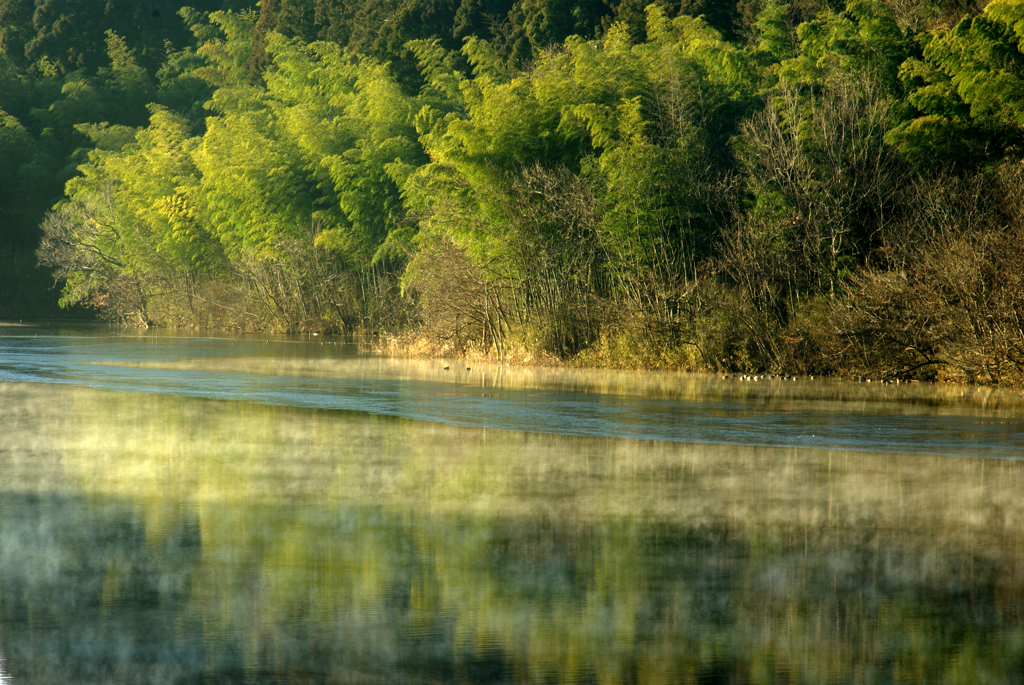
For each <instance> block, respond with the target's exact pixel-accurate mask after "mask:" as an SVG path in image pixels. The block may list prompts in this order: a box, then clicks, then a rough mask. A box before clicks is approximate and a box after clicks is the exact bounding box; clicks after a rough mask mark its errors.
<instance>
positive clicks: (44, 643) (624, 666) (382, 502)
mask: <svg viewBox="0 0 1024 685" xmlns="http://www.w3.org/2000/svg"><path fill="white" fill-rule="evenodd" d="M0 422H2V425H4V426H6V427H7V430H5V431H4V432H3V433H0V473H2V474H3V480H2V483H0V654H2V655H3V663H4V668H5V669H6V673H8V677H9V678H10V680H11V681H12V682H16V683H36V682H83V683H90V682H95V683H99V682H208V681H209V682H260V683H262V682H369V683H372V682H389V683H390V682H398V683H401V682H460V683H461V682H481V683H484V682H487V683H490V682H531V683H532V682H599V683H627V682H635V683H680V682H683V683H685V682H807V683H819V682H893V681H897V680H900V681H907V682H927V681H948V682H978V681H980V680H983V679H988V680H992V681H999V682H1011V681H1016V680H1018V679H1019V678H1020V674H1021V673H1022V666H1024V630H1022V628H1024V624H1022V618H1024V616H1022V612H1024V525H1022V524H1024V498H1022V497H1021V495H1022V493H1024V468H1022V467H1024V465H1022V464H1020V462H1016V461H1007V460H994V461H989V460H979V459H957V458H948V457H934V456H927V455H895V454H874V453H868V452H849V451H838V450H837V451H816V450H806V449H796V448H791V447H786V448H769V447H756V446H729V445H696V444H685V443H671V442H649V441H638V440H610V439H606V438H594V437H584V436H571V435H545V434H537V433H527V432H513V431H495V430H487V429H482V428H464V427H458V426H453V425H446V424H436V423H424V422H417V421H409V420H403V419H399V418H394V417H386V416H371V415H365V414H358V413H344V412H330V411H312V410H304V409H297V408H287V407H274V406H263V405H255V404H248V403H242V402H220V401H197V400H193V399H188V398H181V397H169V396H161V395H131V394H122V393H112V392H105V391H97V390H92V389H88V388H76V387H70V386H64V387H52V386H46V385H43V384H0Z"/></svg>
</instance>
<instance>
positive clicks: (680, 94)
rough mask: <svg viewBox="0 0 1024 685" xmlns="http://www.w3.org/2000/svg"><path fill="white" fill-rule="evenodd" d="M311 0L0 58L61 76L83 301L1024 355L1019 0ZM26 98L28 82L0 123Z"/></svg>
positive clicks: (287, 318) (892, 361) (533, 347)
mask: <svg viewBox="0 0 1024 685" xmlns="http://www.w3.org/2000/svg"><path fill="white" fill-rule="evenodd" d="M286 4H287V3H286ZM292 4H293V5H294V4H295V3H292ZM307 4H309V5H310V7H309V8H306V10H307V14H306V15H302V16H305V17H306V19H304V20H303V21H306V24H308V25H304V24H302V22H301V21H299V20H298V19H293V20H292V23H291V24H288V22H287V21H286V19H287V17H288V16H289V15H287V13H286V12H284V11H283V10H282V9H281V7H280V3H276V2H269V1H268V0H264V2H263V4H262V5H261V6H260V8H259V10H256V9H246V8H244V7H243V8H228V9H219V10H215V11H200V10H197V9H190V8H185V9H182V10H181V11H180V12H179V16H180V19H181V21H182V25H183V26H185V27H187V28H188V30H189V32H190V35H191V38H190V39H189V40H187V41H184V42H183V43H182V46H181V47H180V48H175V49H170V48H167V49H165V50H164V53H163V54H162V55H160V56H159V59H155V58H154V59H155V62H154V65H150V66H147V65H146V64H145V63H144V60H143V57H146V53H144V51H142V50H141V49H139V48H134V47H132V46H131V45H130V44H129V42H128V41H126V39H125V38H123V37H122V36H121V35H119V34H118V33H117V32H116V31H114V30H109V31H107V33H106V36H105V53H104V54H105V59H103V60H100V62H102V66H99V67H97V68H96V69H95V70H94V71H93V72H90V71H89V70H88V68H82V69H79V70H77V71H71V70H70V68H68V69H67V70H65V72H64V73H61V69H60V68H58V67H59V65H55V63H51V62H37V63H36V65H35V66H34V67H32V69H35V71H32V69H29V70H28V71H24V70H23V73H25V74H28V76H17V74H18V73H21V72H18V69H17V67H16V65H14V63H13V62H12V61H11V60H8V62H9V63H10V65H9V67H8V72H9V75H8V82H14V81H15V80H16V77H17V78H20V79H21V80H20V81H17V82H18V83H21V84H22V87H24V83H26V79H31V78H35V79H36V80H37V81H38V80H40V79H43V78H44V77H46V78H48V79H49V80H50V81H51V82H53V83H54V84H57V83H59V84H60V90H59V94H58V93H57V91H53V92H54V95H53V96H52V97H51V102H50V104H49V106H48V107H47V108H45V109H43V108H38V109H36V110H34V112H35V113H34V114H33V115H31V116H32V117H35V119H34V120H35V121H39V120H44V121H45V120H46V117H50V119H56V118H59V119H60V121H62V122H64V123H63V126H64V128H61V127H60V126H58V125H51V126H50V129H49V130H51V135H58V134H62V132H63V134H66V135H69V136H76V137H75V138H74V139H73V140H74V141H76V142H75V143H74V146H73V147H74V152H73V153H71V154H69V155H68V157H67V160H68V161H67V162H66V163H65V164H66V166H67V167H68V171H67V173H66V177H67V181H66V185H65V186H64V196H63V198H62V199H60V200H59V201H58V202H57V203H56V205H54V206H53V207H52V209H51V210H50V211H48V212H47V213H46V214H45V216H44V217H43V218H42V220H41V224H40V225H41V232H42V238H41V243H39V247H38V251H37V255H38V259H39V261H40V262H41V263H42V264H43V265H44V266H46V267H47V268H49V269H50V270H51V271H52V273H53V275H54V277H55V278H56V279H57V281H58V282H59V284H60V287H61V288H62V290H61V304H62V305H65V306H72V305H86V306H88V307H91V308H94V309H96V310H98V311H99V312H101V313H102V314H103V315H105V316H107V317H109V318H112V319H115V320H121V321H124V322H126V323H131V324H143V325H160V326H189V327H213V328H230V329H239V330H287V331H324V332H340V333H345V334H353V333H361V334H364V335H372V336H375V337H376V339H378V340H379V341H381V343H380V344H381V345H383V346H385V347H386V348H387V349H391V350H394V351H419V352H427V353H432V354H445V355H466V354H485V355H491V356H493V357H495V358H498V359H504V360H512V361H516V360H518V361H530V360H545V359H548V360H562V361H568V362H571V363H581V364H595V365H607V366H621V367H649V368H650V367H654V368H687V369H714V370H750V371H758V370H763V371H768V372H773V371H774V372H780V373H815V374H829V373H831V374H844V375H868V376H870V377H876V378H881V377H884V378H910V377H927V378H934V377H941V378H948V379H959V380H968V381H975V382H985V383H1008V384H1012V383H1020V382H1021V380H1022V378H1024V321H1022V318H1024V167H1022V161H1021V160H1022V155H1024V139H1022V133H1024V52H1022V51H1024V45H1022V44H1021V38H1022V37H1024V1H1022V0H994V1H993V2H991V3H990V4H988V5H987V6H986V7H984V8H983V9H977V8H973V9H970V8H968V9H964V10H958V9H957V8H955V7H946V6H938V5H931V4H927V3H920V4H918V5H914V6H913V7H910V6H906V5H903V4H895V3H890V4H884V3H880V2H869V1H865V0H854V1H853V2H850V3H849V4H847V5H845V6H833V7H830V6H828V5H825V4H822V5H809V4H804V5H797V4H794V5H785V4H780V3H777V2H775V1H774V0H767V1H766V2H761V3H759V4H749V5H746V4H741V5H737V6H736V7H733V8H731V9H730V12H729V13H726V15H725V18H724V19H723V18H722V16H719V15H720V13H719V14H716V13H715V11H716V10H715V7H713V6H711V5H710V4H709V5H708V6H706V7H705V6H700V7H697V8H696V9H694V8H687V7H676V6H669V5H664V4H661V5H659V4H654V5H650V6H648V7H647V8H646V9H641V8H638V7H632V6H631V5H628V6H627V5H626V4H625V3H623V4H622V5H619V6H617V7H614V8H612V9H609V8H608V7H607V6H602V7H604V10H603V11H604V14H603V15H601V16H597V15H595V16H592V17H591V16H590V15H588V14H587V12H591V11H593V12H597V11H598V10H596V9H594V8H590V7H589V6H585V5H583V4H576V5H572V7H573V8H574V9H573V10H572V12H570V13H569V14H567V15H566V16H570V17H576V18H577V21H576V22H575V23H573V22H571V21H563V22H562V24H558V23H557V22H555V21H554V18H557V16H561V15H557V13H554V11H553V10H551V8H552V7H556V5H557V6H559V7H560V5H558V3H547V4H544V3H533V4H530V3H516V4H515V5H514V6H513V7H512V8H511V9H510V10H508V13H507V14H506V15H501V14H499V15H497V18H495V15H493V14H492V15H486V16H487V17H488V18H489V19H488V21H486V22H484V21H482V20H479V16H478V17H477V19H478V21H477V22H476V24H473V23H472V22H469V23H468V24H467V22H468V21H469V20H468V19H466V17H467V16H469V15H467V14H466V12H463V11H462V10H463V9H464V7H463V6H461V5H460V6H459V8H458V12H455V14H458V13H459V12H462V15H461V16H462V17H463V19H464V20H465V21H463V24H462V25H463V30H462V33H461V34H460V33H459V31H458V30H456V31H454V33H453V29H452V26H451V25H450V24H444V21H445V20H443V17H442V19H437V20H436V22H437V23H438V26H441V27H442V28H441V29H439V28H438V27H437V26H432V25H430V24H429V23H426V24H422V23H421V24H417V23H416V22H411V21H408V17H406V19H407V21H406V24H404V25H403V26H406V29H404V33H403V31H401V30H398V29H396V28H394V26H395V24H394V22H395V21H397V19H395V18H394V17H398V18H399V19H400V18H401V17H402V16H405V15H403V14H402V11H401V9H402V8H401V7H398V8H397V9H395V10H394V13H393V14H392V15H389V17H390V18H385V19H384V20H383V23H381V26H383V27H385V28H387V27H391V28H390V29H388V30H389V31H390V33H388V32H387V31H385V30H384V29H383V28H382V29H380V31H379V32H378V39H377V40H376V42H373V41H370V40H369V39H365V40H363V41H362V42H361V43H360V42H358V41H356V40H355V39H354V38H353V37H352V36H353V35H354V34H353V32H354V31H355V32H358V31H357V30H362V29H365V25H364V23H360V22H365V21H368V20H366V19H365V17H363V15H361V14H359V13H358V12H349V13H348V15H346V14H345V13H344V12H342V10H343V9H345V7H348V5H345V6H341V5H338V6H337V7H335V6H334V5H331V7H334V9H335V10H337V11H336V12H335V13H334V14H331V13H329V12H327V11H326V9H324V7H323V6H322V5H323V3H321V4H317V3H307ZM314 4H317V8H316V9H318V10H320V11H319V12H317V13H315V14H313V13H312V12H313V8H312V6H313V5H314ZM328 4H330V3H328ZM469 4H472V3H469ZM563 4H564V3H563ZM463 5H467V3H463ZM534 5H537V7H540V9H539V10H538V9H537V7H534ZM402 7H404V5H403V6H402ZM339 8H340V9H339ZM531 8H533V9H532V10H531ZM588 8H589V9H588ZM275 9H276V10H277V11H278V14H277V15H276V17H275V16H274V15H273V14H272V10H275ZM328 9H329V8H328ZM349 9H351V8H349ZM364 9H365V8H364ZM451 9H452V8H449V10H451ZM541 10H544V11H541ZM548 10H551V11H548ZM613 10H614V11H613ZM697 10H700V11H699V12H698V11H697ZM531 11H532V12H533V14H532V15H531V14H530V12H531ZM516 12H519V14H518V15H517V14H516ZM449 14H451V12H449ZM563 14H564V12H563ZM598 14H600V13H598ZM478 15H479V13H478ZM556 15H557V16H556ZM296 16H298V15H296ZM480 16H482V15H480ZM531 16H532V17H533V20H531V19H530V17H531ZM310 17H312V18H310ZM361 17H362V19H361ZM502 17H505V18H504V19H502ZM517 17H518V18H517ZM524 17H525V18H524ZM581 17H582V18H581ZM588 17H589V18H588ZM275 19H276V23H275V21H272V20H275ZM300 19H301V17H300ZM329 19H330V21H328V20H329ZM541 19H543V20H544V21H546V22H547V23H546V24H545V23H544V22H543V21H540V20H541ZM563 19H564V17H563ZM584 19H585V21H584ZM499 20H500V21H499ZM389 21H390V22H391V23H390V24H389V23H388V22H389ZM531 21H533V23H530V22H531ZM517 22H518V23H517ZM465 25H470V28H469V29H466V28H465ZM296 26H298V27H299V28H296ZM302 26H305V28H302ZM409 26H414V27H418V29H417V30H416V31H413V30H411V29H408V27H409ZM473 26H476V28H473ZM559 26H560V27H561V28H558V27H559ZM311 27H312V28H311ZM316 27H320V29H319V32H317V31H316V30H314V29H316ZM346 27H347V28H346ZM544 27H547V28H546V29H544ZM556 28H558V30H557V31H556V30H555V29H556ZM300 29H301V30H300ZM328 29H330V30H328ZM342 29H346V30H348V33H345V31H344V30H342ZM442 29H443V30H442ZM541 29H544V30H546V31H547V33H545V32H544V31H543V30H541ZM517 32H518V33H517ZM517 35H520V36H521V37H522V36H525V39H524V40H526V43H525V47H524V43H523V42H522V40H519V41H518V42H517V39H516V36H517ZM380 36H385V37H387V38H388V39H389V40H390V42H387V41H384V42H382V39H381V38H380ZM399 40H400V41H401V42H398V41H399ZM167 45H170V42H167ZM147 59H148V58H147ZM39 64H42V67H40V66H39ZM43 67H46V68H48V69H49V70H50V71H49V76H47V75H46V74H44V73H42V72H41V71H40V69H42V68H43ZM33 74H34V76H33ZM52 87H54V86H51V88H52ZM101 101H102V102H104V103H105V104H104V106H105V108H106V109H102V108H99V107H98V106H97V105H96V103H97V102H101ZM89 107H92V109H91V110H90V109H89ZM132 112H134V114H131V116H129V113H132ZM76 117H77V119H76ZM35 126H36V128H35V129H31V127H26V126H25V125H23V124H22V123H21V120H20V119H19V118H18V117H17V116H15V115H13V114H8V115H7V117H6V119H5V123H4V128H3V129H2V133H3V135H4V136H5V138H4V139H3V140H0V143H3V144H5V145H6V146H7V147H8V148H11V149H17V148H18V145H21V146H22V147H23V148H26V149H27V148H28V147H30V146H32V145H36V144H38V141H39V140H42V138H43V137H44V134H43V133H42V131H43V130H44V129H45V127H44V126H39V125H38V124H36V125H35ZM33 131H35V132H33ZM69 140H71V139H69ZM65 147H66V148H67V149H70V148H71V147H72V145H71V144H67V145H66V146H65ZM30 156H31V155H29V157H30ZM26 158H28V157H26ZM25 167H26V168H28V169H29V170H31V168H30V167H31V165H30V164H27V163H26V165H25ZM21 173H22V176H24V173H26V172H24V171H22V172H21Z"/></svg>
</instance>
